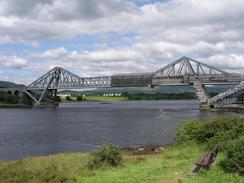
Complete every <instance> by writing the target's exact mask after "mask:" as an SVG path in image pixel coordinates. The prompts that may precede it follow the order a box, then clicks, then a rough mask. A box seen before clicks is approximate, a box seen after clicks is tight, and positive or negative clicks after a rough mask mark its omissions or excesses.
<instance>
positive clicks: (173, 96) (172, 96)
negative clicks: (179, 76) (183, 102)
mask: <svg viewBox="0 0 244 183" xmlns="http://www.w3.org/2000/svg"><path fill="white" fill-rule="evenodd" d="M127 96H128V100H179V99H196V95H195V94H194V93H190V92H185V93H156V94H144V93H139V94H127Z"/></svg>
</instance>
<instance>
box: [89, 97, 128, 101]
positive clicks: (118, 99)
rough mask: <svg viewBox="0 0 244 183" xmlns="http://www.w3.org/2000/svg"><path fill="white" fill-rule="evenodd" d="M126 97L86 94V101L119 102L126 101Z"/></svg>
mask: <svg viewBox="0 0 244 183" xmlns="http://www.w3.org/2000/svg"><path fill="white" fill-rule="evenodd" d="M127 100H128V97H124V96H113V97H107V96H87V97H86V101H97V102H119V101H127Z"/></svg>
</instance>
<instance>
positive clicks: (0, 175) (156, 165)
mask: <svg viewBox="0 0 244 183" xmlns="http://www.w3.org/2000/svg"><path fill="white" fill-rule="evenodd" d="M128 152H130V151H128V149H127V150H126V151H123V153H122V157H123V161H122V164H121V165H119V166H118V167H109V166H102V167H100V168H99V169H95V170H89V169H88V168H87V167H86V164H87V162H88V160H89V154H84V153H65V154H57V155H52V156H43V157H31V158H26V159H23V160H19V161H13V162H5V163H0V180H1V181H2V182H4V183H12V182H20V183H22V182H24V183H30V182H36V183H39V182H40V183H41V182H53V183H54V182H67V183H71V182H80V183H81V182H82V183H97V182H99V183H101V182H104V183H116V182H130V183H136V182H140V183H143V182H154V183H157V182H158V183H179V182H187V183H196V182H197V183H213V182H215V183H217V182H219V183H220V182H221V183H225V182H226V183H229V182H233V183H241V182H243V181H244V179H243V177H241V176H239V175H238V174H231V173H224V172H223V170H221V168H220V167H219V166H218V163H219V162H220V161H221V160H222V159H223V158H224V156H225V155H224V154H223V153H220V154H219V155H218V157H217V159H216V162H215V164H214V165H213V166H212V167H211V169H210V170H209V171H203V172H201V173H199V174H197V175H194V176H192V175H189V171H190V170H191V168H192V166H193V164H194V162H196V161H197V160H198V159H199V157H200V156H202V154H203V153H204V150H203V148H202V147H201V146H199V145H196V144H191V145H189V144H185V145H171V146H169V147H167V148H166V149H164V150H162V151H161V152H158V153H152V154H151V153H149V154H148V153H147V154H146V155H145V154H140V155H138V154H134V153H131V154H130V153H128ZM132 152H134V150H132ZM147 152H148V151H147Z"/></svg>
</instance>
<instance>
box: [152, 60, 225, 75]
mask: <svg viewBox="0 0 244 183" xmlns="http://www.w3.org/2000/svg"><path fill="white" fill-rule="evenodd" d="M228 74H229V73H227V72H225V71H223V70H220V69H218V68H215V67H212V66H209V65H207V64H204V63H201V62H199V61H197V60H193V59H191V58H188V57H181V58H179V59H178V60H176V61H175V62H173V63H171V64H169V65H167V66H165V67H163V68H161V69H159V70H157V71H156V72H155V73H154V77H164V78H168V77H179V76H200V75H212V76H214V75H228Z"/></svg>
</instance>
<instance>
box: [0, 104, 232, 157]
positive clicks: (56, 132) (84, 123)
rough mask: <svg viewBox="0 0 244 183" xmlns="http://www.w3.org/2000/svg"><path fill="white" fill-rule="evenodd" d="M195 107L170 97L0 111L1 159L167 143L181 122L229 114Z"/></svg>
mask: <svg viewBox="0 0 244 183" xmlns="http://www.w3.org/2000/svg"><path fill="white" fill-rule="evenodd" d="M198 106H199V103H198V101H196V100H171V101H125V102H116V103H99V102H82V103H63V104H60V107H59V108H42V109H24V108H23V109H0V161H5V160H15V159H20V158H23V157H27V156H40V155H50V154H56V153H61V152H87V151H91V150H94V149H97V148H99V147H100V146H101V145H102V144H108V143H112V144H117V145H119V146H122V147H128V146H139V145H153V144H170V143H172V142H173V136H174V131H175V129H176V128H177V127H178V126H179V124H180V123H182V121H184V120H187V119H195V118H208V117H211V116H217V115H232V113H223V112H216V113H211V112H200V111H199V110H198ZM233 115H234V114H233Z"/></svg>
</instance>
